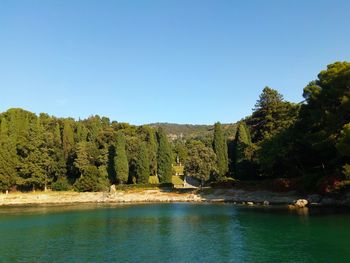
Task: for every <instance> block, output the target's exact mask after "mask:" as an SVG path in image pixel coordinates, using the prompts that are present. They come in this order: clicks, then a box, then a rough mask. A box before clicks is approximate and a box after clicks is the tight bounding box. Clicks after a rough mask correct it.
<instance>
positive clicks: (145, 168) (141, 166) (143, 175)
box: [136, 143, 150, 184]
mask: <svg viewBox="0 0 350 263" xmlns="http://www.w3.org/2000/svg"><path fill="white" fill-rule="evenodd" d="M136 173H137V182H138V183H141V184H147V183H148V179H149V174H150V162H149V158H148V151H147V147H146V144H145V143H141V145H140V149H139V153H138V158H137V161H136Z"/></svg>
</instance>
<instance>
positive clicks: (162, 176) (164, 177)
mask: <svg viewBox="0 0 350 263" xmlns="http://www.w3.org/2000/svg"><path fill="white" fill-rule="evenodd" d="M157 139H158V158H157V163H158V176H159V181H160V182H161V183H171V181H172V180H171V179H172V154H171V147H170V143H169V141H168V138H167V136H166V134H165V132H164V130H163V129H162V128H159V129H158V132H157Z"/></svg>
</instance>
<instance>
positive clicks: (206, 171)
mask: <svg viewBox="0 0 350 263" xmlns="http://www.w3.org/2000/svg"><path fill="white" fill-rule="evenodd" d="M187 148H188V156H187V158H186V160H185V168H184V171H185V174H186V175H189V176H192V177H195V178H197V179H199V180H201V181H202V182H204V181H207V180H209V178H210V176H211V175H212V174H216V173H217V167H216V163H217V162H216V155H215V153H214V151H213V150H212V149H211V148H210V147H207V146H205V145H204V144H203V143H202V142H200V141H196V140H192V141H189V142H188V143H187Z"/></svg>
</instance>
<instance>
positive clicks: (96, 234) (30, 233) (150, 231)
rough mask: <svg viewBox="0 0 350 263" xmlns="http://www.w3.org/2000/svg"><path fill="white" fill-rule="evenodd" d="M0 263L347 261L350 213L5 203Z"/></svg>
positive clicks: (222, 206) (1, 218)
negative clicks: (37, 205)
mask: <svg viewBox="0 0 350 263" xmlns="http://www.w3.org/2000/svg"><path fill="white" fill-rule="evenodd" d="M0 244H1V245H0V262H254V263H255V262H327V263H329V262H350V215H349V214H347V213H328V212H327V211H321V212H320V211H313V210H312V211H310V213H308V214H305V213H300V214H297V213H295V212H290V211H287V210H284V209H276V208H268V209H264V208H247V207H237V206H233V205H230V204H140V205H74V206H39V207H7V208H0Z"/></svg>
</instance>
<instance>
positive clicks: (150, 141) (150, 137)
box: [146, 128, 157, 175]
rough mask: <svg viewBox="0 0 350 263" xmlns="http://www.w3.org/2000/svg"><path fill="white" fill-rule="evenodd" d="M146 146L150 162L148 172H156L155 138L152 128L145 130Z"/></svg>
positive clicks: (154, 173) (152, 173) (153, 173)
mask: <svg viewBox="0 0 350 263" xmlns="http://www.w3.org/2000/svg"><path fill="white" fill-rule="evenodd" d="M146 142H147V146H148V147H147V148H148V157H149V162H150V174H151V175H156V174H157V139H156V135H155V132H154V131H153V130H152V129H150V128H149V129H148V130H147V136H146Z"/></svg>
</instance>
